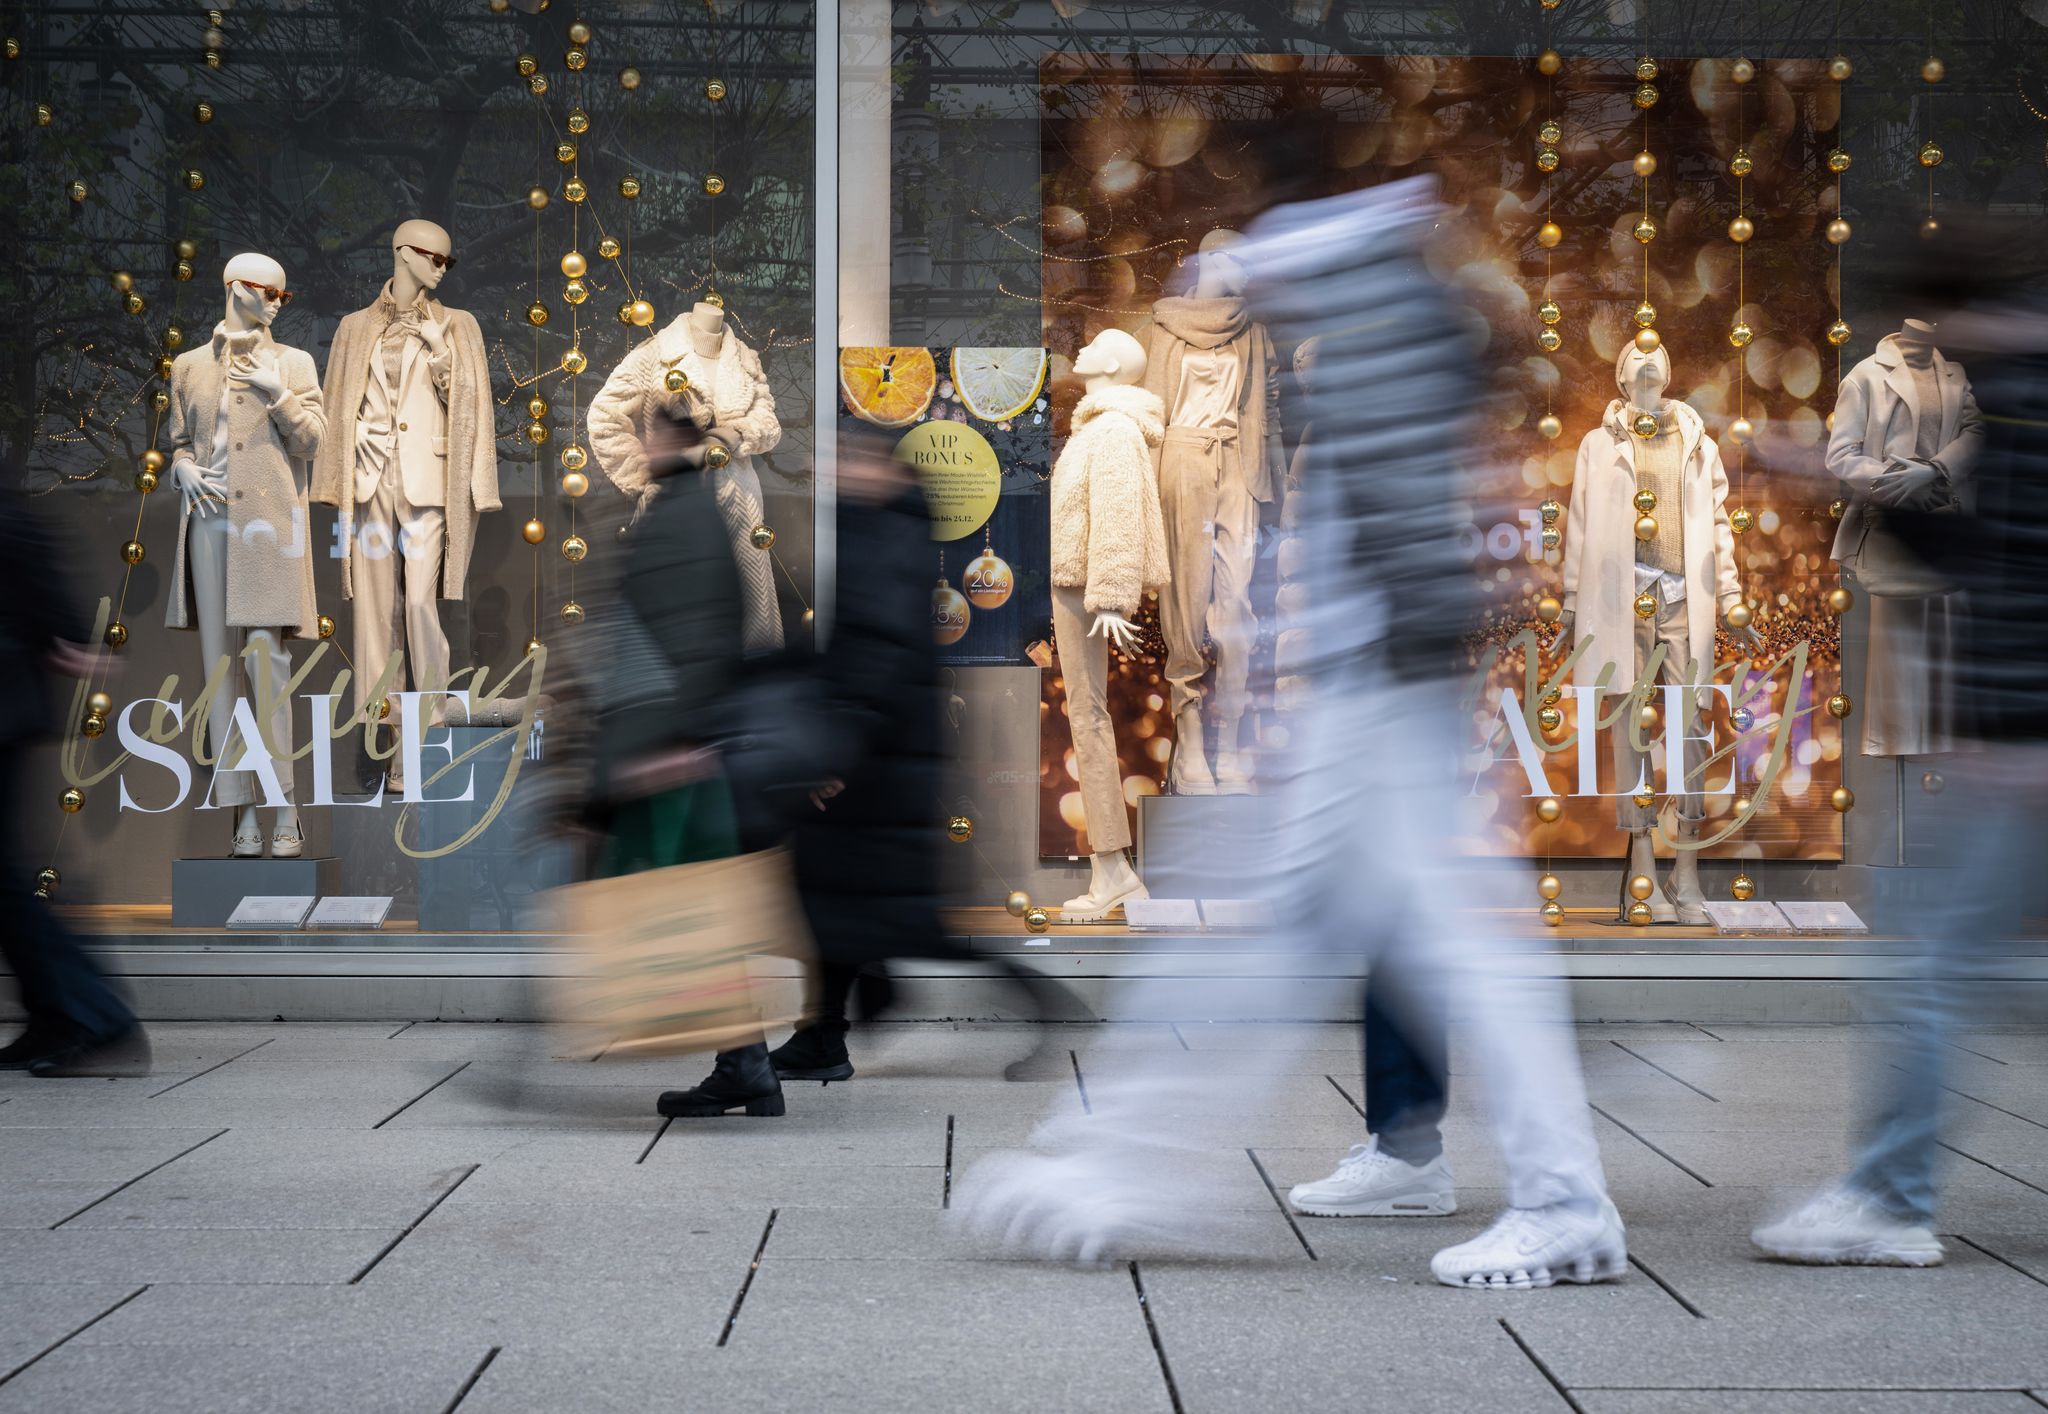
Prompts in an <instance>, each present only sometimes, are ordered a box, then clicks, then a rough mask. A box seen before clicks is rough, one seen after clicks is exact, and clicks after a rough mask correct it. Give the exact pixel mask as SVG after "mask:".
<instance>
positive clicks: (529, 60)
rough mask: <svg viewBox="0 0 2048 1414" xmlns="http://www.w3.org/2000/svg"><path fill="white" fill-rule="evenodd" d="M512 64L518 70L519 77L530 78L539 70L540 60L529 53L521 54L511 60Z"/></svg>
mask: <svg viewBox="0 0 2048 1414" xmlns="http://www.w3.org/2000/svg"><path fill="white" fill-rule="evenodd" d="M512 66H513V67H514V68H516V69H517V70H519V77H521V78H523V79H530V78H532V77H533V76H534V75H535V74H537V73H539V72H540V60H538V59H536V58H535V57H534V56H533V55H531V54H521V55H520V56H519V57H518V58H517V59H514V60H513V61H512Z"/></svg>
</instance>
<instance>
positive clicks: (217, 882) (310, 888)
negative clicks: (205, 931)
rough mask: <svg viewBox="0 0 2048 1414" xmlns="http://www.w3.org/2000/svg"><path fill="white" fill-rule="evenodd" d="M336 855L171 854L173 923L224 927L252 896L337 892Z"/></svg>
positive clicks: (339, 863) (337, 870) (337, 872)
mask: <svg viewBox="0 0 2048 1414" xmlns="http://www.w3.org/2000/svg"><path fill="white" fill-rule="evenodd" d="M340 879H341V861H340V860H338V859H331V858H328V859H314V858H303V859H174V860H172V861H171V926H172V927H173V928H225V927H226V926H227V923H228V915H229V914H231V913H233V912H234V911H235V909H236V907H237V906H238V905H240V903H241V902H242V900H243V899H245V898H248V897H250V896H252V895H270V896H290V897H305V896H307V895H311V896H313V897H319V896H320V895H323V894H330V893H339V892H340Z"/></svg>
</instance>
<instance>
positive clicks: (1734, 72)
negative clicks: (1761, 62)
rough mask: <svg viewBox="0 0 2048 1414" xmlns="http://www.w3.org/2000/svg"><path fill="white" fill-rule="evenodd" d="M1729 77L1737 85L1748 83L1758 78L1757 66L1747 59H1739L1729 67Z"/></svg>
mask: <svg viewBox="0 0 2048 1414" xmlns="http://www.w3.org/2000/svg"><path fill="white" fill-rule="evenodd" d="M1728 77H1729V78H1731V79H1734V80H1735V81H1736V82H1737V83H1748V82H1749V81H1750V80H1751V79H1753V78H1755V77H1756V65H1754V64H1752V63H1750V62H1749V60H1747V59H1737V60H1736V61H1735V62H1734V63H1732V64H1730V65H1729V66H1728Z"/></svg>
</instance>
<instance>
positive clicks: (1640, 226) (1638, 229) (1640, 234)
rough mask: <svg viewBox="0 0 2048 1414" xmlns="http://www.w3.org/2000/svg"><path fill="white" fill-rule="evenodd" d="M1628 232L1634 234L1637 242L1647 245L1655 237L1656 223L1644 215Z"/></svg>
mask: <svg viewBox="0 0 2048 1414" xmlns="http://www.w3.org/2000/svg"><path fill="white" fill-rule="evenodd" d="M1629 234H1630V235H1632V236H1634V237H1635V238H1636V240H1637V242H1638V243H1640V244H1642V245H1648V244H1649V243H1650V242H1651V241H1654V240H1656V239H1657V223H1656V222H1655V221H1654V220H1652V219H1651V218H1650V217H1648V216H1645V217H1643V218H1641V219H1640V220H1638V221H1637V222H1636V225H1635V229H1634V230H1633V231H1630V232H1629Z"/></svg>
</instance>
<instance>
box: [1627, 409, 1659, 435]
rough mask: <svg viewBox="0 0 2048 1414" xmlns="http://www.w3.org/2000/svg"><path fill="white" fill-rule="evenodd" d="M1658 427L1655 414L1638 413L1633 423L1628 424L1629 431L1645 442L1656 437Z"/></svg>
mask: <svg viewBox="0 0 2048 1414" xmlns="http://www.w3.org/2000/svg"><path fill="white" fill-rule="evenodd" d="M1658 425H1659V424H1658V422H1657V415H1656V414H1655V413H1651V412H1639V413H1637V414H1636V417H1635V421H1633V422H1631V423H1630V424H1629V431H1631V432H1633V433H1635V434H1636V436H1638V437H1640V438H1642V439H1643V440H1644V441H1646V442H1647V441H1649V440H1650V439H1651V438H1652V437H1654V436H1656V435H1657V428H1658Z"/></svg>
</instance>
